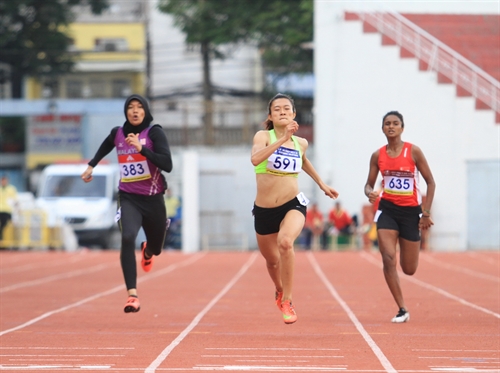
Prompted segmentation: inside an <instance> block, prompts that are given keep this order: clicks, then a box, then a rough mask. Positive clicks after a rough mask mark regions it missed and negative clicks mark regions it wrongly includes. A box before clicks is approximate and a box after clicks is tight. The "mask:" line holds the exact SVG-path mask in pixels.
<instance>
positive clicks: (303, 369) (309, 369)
mask: <svg viewBox="0 0 500 373" xmlns="http://www.w3.org/2000/svg"><path fill="white" fill-rule="evenodd" d="M196 370H224V371H257V372H258V371H263V372H292V371H296V372H331V371H337V370H344V371H345V370H346V368H344V367H335V366H330V367H317V366H314V367H311V366H307V365H306V366H269V365H263V366H258V365H223V366H218V367H210V366H200V367H197V369H196ZM357 372H363V371H357ZM366 372H368V371H366ZM369 372H372V373H373V372H374V371H373V370H370V371H369Z"/></svg>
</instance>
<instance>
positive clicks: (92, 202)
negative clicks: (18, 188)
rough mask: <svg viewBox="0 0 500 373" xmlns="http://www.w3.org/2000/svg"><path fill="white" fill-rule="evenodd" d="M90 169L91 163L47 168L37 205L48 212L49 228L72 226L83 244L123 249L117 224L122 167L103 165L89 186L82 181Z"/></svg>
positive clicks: (58, 165)
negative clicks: (65, 224) (86, 170)
mask: <svg viewBox="0 0 500 373" xmlns="http://www.w3.org/2000/svg"><path fill="white" fill-rule="evenodd" d="M86 168H87V164H53V165H49V166H47V167H45V169H44V170H43V171H42V174H41V175H40V179H39V184H38V191H37V195H36V205H37V206H38V207H40V208H42V209H43V210H45V211H46V213H47V217H48V219H47V220H48V225H49V226H56V225H57V224H60V223H61V222H65V223H68V224H69V225H70V226H71V227H72V228H73V230H74V232H75V234H76V236H77V238H78V243H79V245H81V246H93V245H97V246H100V247H101V248H103V249H108V248H119V241H118V240H119V230H118V225H117V223H116V222H115V216H116V210H117V192H118V180H119V169H118V166H117V165H112V164H99V165H98V166H96V167H95V168H94V171H93V173H92V175H93V177H94V178H93V180H92V181H91V182H89V183H85V182H83V180H82V179H81V174H82V173H83V171H84V170H85V169H86ZM117 245H118V246H117Z"/></svg>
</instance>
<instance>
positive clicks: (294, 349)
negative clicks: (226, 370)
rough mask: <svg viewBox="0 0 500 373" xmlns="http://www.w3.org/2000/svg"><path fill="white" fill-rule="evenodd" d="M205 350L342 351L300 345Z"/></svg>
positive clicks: (209, 348) (211, 348)
mask: <svg viewBox="0 0 500 373" xmlns="http://www.w3.org/2000/svg"><path fill="white" fill-rule="evenodd" d="M205 350H264V351H269V350H273V351H340V348H300V347H205Z"/></svg>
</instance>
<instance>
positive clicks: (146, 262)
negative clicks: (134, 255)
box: [141, 241, 153, 272]
mask: <svg viewBox="0 0 500 373" xmlns="http://www.w3.org/2000/svg"><path fill="white" fill-rule="evenodd" d="M146 246H147V242H146V241H144V242H143V243H141V253H142V259H141V267H142V269H143V270H144V272H149V271H151V268H153V257H151V258H149V259H146V257H145V256H144V255H145V254H146Z"/></svg>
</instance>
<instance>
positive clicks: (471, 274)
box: [420, 255, 500, 282]
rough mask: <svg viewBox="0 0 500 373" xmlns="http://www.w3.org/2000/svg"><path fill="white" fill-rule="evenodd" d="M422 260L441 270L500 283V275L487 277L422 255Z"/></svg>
mask: <svg viewBox="0 0 500 373" xmlns="http://www.w3.org/2000/svg"><path fill="white" fill-rule="evenodd" d="M420 258H421V259H423V260H425V261H427V262H428V263H431V264H434V265H436V266H439V267H441V268H446V269H449V270H451V271H457V272H461V273H465V274H467V275H470V276H475V277H479V278H482V279H485V280H490V281H496V282H500V274H499V276H492V275H487V274H484V273H481V272H477V271H473V270H471V269H468V268H463V267H459V266H456V265H453V264H448V263H443V262H441V261H439V260H437V259H435V258H432V257H430V256H428V255H421V256H420Z"/></svg>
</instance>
